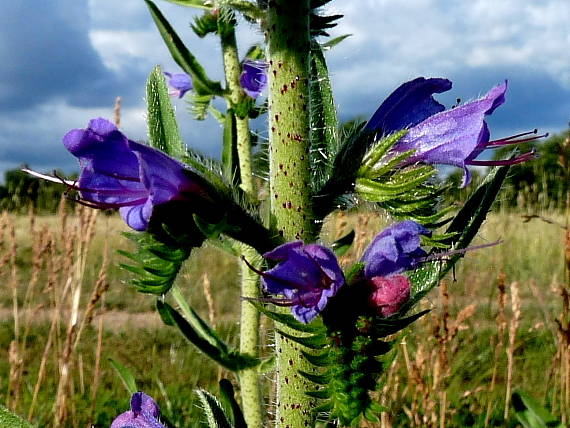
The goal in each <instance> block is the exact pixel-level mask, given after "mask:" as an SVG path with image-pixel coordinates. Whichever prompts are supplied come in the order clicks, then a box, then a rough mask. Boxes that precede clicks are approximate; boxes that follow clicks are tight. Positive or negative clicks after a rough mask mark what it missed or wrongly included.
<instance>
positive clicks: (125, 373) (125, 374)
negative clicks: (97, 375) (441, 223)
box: [109, 358, 138, 395]
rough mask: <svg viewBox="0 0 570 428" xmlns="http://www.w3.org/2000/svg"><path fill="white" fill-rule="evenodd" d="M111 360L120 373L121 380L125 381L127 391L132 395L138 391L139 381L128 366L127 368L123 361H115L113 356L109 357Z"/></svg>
mask: <svg viewBox="0 0 570 428" xmlns="http://www.w3.org/2000/svg"><path fill="white" fill-rule="evenodd" d="M109 362H110V363H111V365H112V366H113V368H114V369H115V371H116V372H117V374H118V375H119V378H120V379H121V381H123V384H124V385H125V388H127V392H128V393H129V394H131V395H132V394H134V393H135V392H137V391H138V388H137V382H136V380H135V376H134V375H133V373H132V372H131V371H130V370H129V369H128V368H126V367H125V366H123V365H122V364H121V363H119V362H118V361H115V360H114V359H112V358H109Z"/></svg>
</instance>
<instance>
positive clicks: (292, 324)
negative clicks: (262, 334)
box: [250, 301, 326, 333]
mask: <svg viewBox="0 0 570 428" xmlns="http://www.w3.org/2000/svg"><path fill="white" fill-rule="evenodd" d="M250 303H251V304H252V305H253V306H255V307H256V309H257V310H258V311H259V312H261V313H262V314H264V315H265V316H266V317H268V318H271V319H272V320H273V321H277V322H279V323H281V324H284V325H286V326H287V327H289V328H292V329H293V330H297V331H300V332H304V333H324V332H325V331H326V329H325V327H324V326H323V324H322V322H321V323H319V321H317V320H315V321H313V322H312V323H310V324H303V323H302V322H299V321H297V320H296V319H295V318H294V317H293V316H292V315H288V314H281V313H277V312H273V311H271V310H269V309H268V308H267V307H265V306H263V305H262V304H261V303H259V302H254V301H250Z"/></svg>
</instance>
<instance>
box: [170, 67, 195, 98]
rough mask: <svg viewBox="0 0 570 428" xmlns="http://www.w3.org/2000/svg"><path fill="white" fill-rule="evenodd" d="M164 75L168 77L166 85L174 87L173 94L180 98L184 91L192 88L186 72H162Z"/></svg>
mask: <svg viewBox="0 0 570 428" xmlns="http://www.w3.org/2000/svg"><path fill="white" fill-rule="evenodd" d="M164 75H165V76H166V77H168V78H169V79H168V85H169V86H170V87H171V88H173V89H174V93H173V94H174V95H176V96H177V97H178V98H182V97H183V96H184V95H185V94H186V92H188V91H190V90H191V89H192V88H193V85H192V78H191V77H190V76H189V75H188V74H186V73H168V72H166V71H165V72H164Z"/></svg>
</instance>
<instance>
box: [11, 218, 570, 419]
mask: <svg viewBox="0 0 570 428" xmlns="http://www.w3.org/2000/svg"><path fill="white" fill-rule="evenodd" d="M523 214H524V213H523V212H522V210H521V212H514V213H513V212H508V213H507V212H504V213H501V212H498V213H493V214H492V215H491V216H490V218H489V220H488V221H487V222H486V224H485V226H484V228H483V230H482V231H481V234H480V237H479V238H478V240H477V242H475V244H483V243H487V242H494V241H496V240H499V239H501V240H502V243H501V244H500V245H497V246H494V247H491V248H486V249H482V250H478V251H473V252H470V253H468V254H467V255H466V257H465V260H463V262H462V263H460V264H459V266H458V268H457V269H456V271H455V273H454V276H453V275H449V276H448V277H447V279H446V280H445V281H443V282H442V284H441V285H440V287H439V288H437V289H436V290H434V291H433V293H432V294H431V295H430V296H429V298H428V299H426V300H425V302H424V306H425V307H428V308H432V309H433V310H432V311H431V313H430V314H428V315H427V316H425V317H424V318H423V320H422V321H420V322H418V323H416V325H415V326H414V327H413V329H409V331H408V332H407V333H406V335H405V336H404V337H403V340H402V342H401V344H400V345H398V347H397V353H396V355H395V358H394V360H393V362H392V363H391V364H390V365H389V366H388V368H387V373H386V376H385V382H384V384H383V385H382V386H381V388H379V390H378V391H377V393H376V394H377V399H378V401H379V402H381V403H382V404H383V405H385V406H386V407H388V408H389V409H390V411H389V412H386V413H385V414H384V415H383V418H382V423H381V424H379V425H377V426H382V427H396V426H399V427H407V426H412V427H424V426H427V427H446V426H447V427H464V426H477V427H485V426H512V427H514V426H518V424H517V421H516V418H515V417H514V415H513V412H512V410H511V406H510V404H509V403H508V402H507V403H505V401H506V400H508V397H510V392H511V391H513V390H515V389H519V390H522V391H525V392H526V393H527V394H529V395H531V396H532V397H534V398H535V399H536V400H537V401H538V402H540V403H541V404H544V405H545V406H546V407H547V408H548V409H549V410H550V411H551V412H552V413H553V414H554V415H556V416H557V417H558V418H559V419H560V420H562V421H563V422H565V423H568V421H570V411H569V409H570V350H569V346H568V345H569V343H570V328H569V326H568V321H569V318H570V315H569V310H570V308H569V306H570V305H569V297H568V288H567V287H568V286H569V284H568V277H567V275H568V271H567V270H566V268H565V263H566V261H565V248H566V251H570V248H569V247H570V243H568V242H566V241H565V239H570V238H566V236H565V233H566V232H565V231H564V230H563V228H562V227H561V226H560V225H558V224H549V223H547V222H545V221H544V219H540V218H535V219H532V220H530V221H527V220H528V219H525V218H523V217H522V215H523ZM539 214H540V215H541V216H543V217H545V218H546V219H550V220H553V221H555V222H558V223H564V218H563V217H562V216H561V215H559V214H555V213H549V212H541V213H539ZM385 223H386V219H384V218H382V217H381V216H378V215H371V214H367V213H360V214H358V213H356V214H349V215H339V216H337V217H335V218H333V219H330V220H329V221H328V222H327V224H326V225H325V227H324V240H325V241H328V242H330V241H332V240H333V239H335V238H336V237H338V236H341V235H342V234H344V233H346V232H348V231H349V230H350V229H351V228H355V230H356V231H357V236H356V240H355V243H354V245H353V248H352V249H351V250H350V251H349V252H348V253H347V254H346V255H345V256H344V257H343V259H342V262H343V263H345V264H350V263H351V262H353V261H355V260H356V258H357V257H358V255H360V254H361V253H362V250H363V248H365V246H366V245H367V243H368V242H369V241H370V239H371V237H372V236H373V235H374V234H375V233H376V232H377V231H379V230H380V228H381V227H382V225H383V224H385ZM123 230H125V226H123V224H122V222H121V220H120V219H119V218H118V217H117V216H108V215H105V214H104V213H96V212H94V211H91V210H89V209H86V208H78V209H77V211H76V213H75V214H70V213H67V212H66V211H65V210H60V214H58V215H52V216H34V215H27V216H13V215H9V214H6V213H4V214H2V215H1V216H0V283H1V284H3V285H4V286H3V288H2V292H1V293H0V341H1V347H0V353H1V355H0V402H1V403H3V404H5V405H7V406H8V407H9V408H11V409H13V410H15V411H16V412H18V413H19V414H20V415H22V416H24V417H27V418H29V419H30V420H33V421H34V422H35V423H36V424H37V426H40V427H44V426H62V427H68V426H69V427H88V426H91V424H92V425H95V426H96V427H107V426H109V425H110V422H111V420H112V418H113V417H114V416H116V414H117V413H119V412H120V411H122V410H126V409H127V408H128V404H129V396H128V393H127V391H126V389H125V387H124V386H123V385H122V383H121V380H120V379H119V378H118V376H117V374H116V372H115V371H114V369H113V367H112V365H111V363H110V359H112V360H114V361H117V362H119V363H120V364H122V365H124V366H126V367H128V368H129V369H130V370H131V371H132V372H133V373H134V374H135V376H136V379H137V386H138V387H139V389H142V390H144V391H145V392H147V393H149V394H150V395H152V396H154V397H155V398H156V399H157V401H158V402H159V403H160V405H161V409H162V410H163V413H164V415H165V417H166V419H167V420H168V421H170V422H171V423H172V424H173V425H175V426H177V427H179V428H180V427H194V426H201V425H200V423H201V422H200V421H202V420H203V418H202V417H201V416H200V409H199V408H198V407H197V405H196V403H195V400H194V396H193V392H192V391H193V390H194V389H195V388H206V389H209V390H210V391H212V392H215V391H216V387H217V381H218V380H219V379H220V378H221V377H230V378H231V376H232V375H231V374H229V373H226V372H224V371H223V370H220V369H218V367H217V366H216V365H214V364H212V363H211V362H210V361H209V360H207V359H206V358H205V357H203V356H202V355H200V354H198V353H197V352H196V351H195V350H194V349H193V348H192V346H191V345H188V344H187V343H186V341H185V339H184V338H183V337H182V336H181V335H180V334H179V333H178V331H177V330H175V329H174V328H172V327H167V326H164V325H162V323H161V321H160V319H159V317H158V315H157V314H156V313H155V312H154V303H155V298H153V297H152V296H148V295H143V294H140V293H137V292H135V290H134V289H133V288H132V287H130V286H129V284H128V279H129V274H128V273H127V272H125V271H123V270H121V269H120V268H119V267H118V263H119V262H122V261H125V260H124V258H123V257H122V256H119V255H118V254H116V250H117V249H128V248H129V245H130V244H129V241H128V240H127V239H125V238H123V237H121V236H120V233H119V232H120V231H123ZM565 242H566V243H565ZM565 245H566V247H565ZM567 257H568V255H567ZM235 268H236V260H234V259H232V257H231V256H228V255H226V254H225V253H223V252H221V251H220V250H218V249H216V248H214V247H210V246H205V247H204V248H201V249H199V250H197V251H195V253H194V254H193V256H192V257H191V259H190V260H189V261H188V262H187V264H186V265H185V267H184V270H183V273H182V275H181V276H180V278H179V284H180V286H181V287H182V289H183V290H184V293H185V295H186V297H187V298H188V300H189V301H190V302H191V304H192V305H193V307H194V308H196V309H197V310H198V311H199V312H200V313H201V314H202V315H203V316H204V317H205V318H209V319H210V321H211V322H212V323H213V324H215V325H216V328H217V329H219V330H220V331H222V332H223V333H222V334H223V336H224V337H226V338H227V340H228V341H229V342H230V343H235V337H236V333H235V332H236V321H237V313H238V302H239V290H238V289H237V277H236V269H235ZM263 323H264V330H266V329H267V326H268V325H269V322H268V321H267V320H266V319H264V320H263ZM270 340H271V339H270V338H269V339H267V340H266V342H270ZM232 380H235V379H232ZM266 380H267V381H266V385H267V391H268V396H271V390H272V383H271V375H270V374H268V375H267V378H266ZM268 400H270V398H268ZM505 409H506V411H505ZM362 426H372V425H366V424H363V425H362Z"/></svg>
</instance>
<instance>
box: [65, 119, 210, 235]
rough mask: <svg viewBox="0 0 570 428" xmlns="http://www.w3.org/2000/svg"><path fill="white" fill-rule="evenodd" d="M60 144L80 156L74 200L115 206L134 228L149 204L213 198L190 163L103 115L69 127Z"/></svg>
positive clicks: (144, 221) (145, 219)
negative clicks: (139, 138) (128, 133)
mask: <svg viewBox="0 0 570 428" xmlns="http://www.w3.org/2000/svg"><path fill="white" fill-rule="evenodd" d="M63 144H64V145H65V147H66V148H67V150H69V151H70V152H71V154H73V155H74V156H75V157H77V158H78V159H79V164H80V166H81V173H80V175H79V179H78V181H77V182H76V183H74V184H73V185H71V187H72V188H73V189H75V190H78V191H79V193H80V196H81V199H80V200H79V202H81V203H83V204H85V205H88V206H91V207H94V208H103V209H107V208H118V209H119V212H120V214H121V217H123V219H124V220H125V222H126V223H127V224H128V225H129V226H130V227H131V228H133V229H135V230H139V231H140V230H146V228H147V227H148V224H149V220H150V217H151V215H152V212H153V208H154V207H155V206H157V205H160V204H165V203H167V202H170V201H187V202H189V203H190V204H192V202H197V203H198V204H200V203H202V202H212V200H211V199H210V197H209V195H208V192H207V190H206V187H205V184H204V180H203V179H202V178H201V177H200V176H199V175H198V174H197V173H196V172H194V171H192V170H191V169H190V167H189V166H187V165H185V164H183V163H181V162H179V161H177V160H175V159H173V158H171V157H169V156H167V155H166V154H164V153H163V152H161V151H160V150H156V149H154V148H151V147H148V146H145V145H144V144H139V143H136V142H134V141H131V140H129V139H128V138H127V137H126V136H125V135H124V134H123V133H121V132H120V131H119V130H118V129H117V127H116V126H115V125H114V124H112V123H111V122H109V121H107V120H105V119H101V118H99V119H93V120H91V121H90V122H89V125H88V126H87V128H86V129H74V130H72V131H69V132H68V133H67V134H66V135H65V136H64V137H63Z"/></svg>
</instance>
